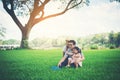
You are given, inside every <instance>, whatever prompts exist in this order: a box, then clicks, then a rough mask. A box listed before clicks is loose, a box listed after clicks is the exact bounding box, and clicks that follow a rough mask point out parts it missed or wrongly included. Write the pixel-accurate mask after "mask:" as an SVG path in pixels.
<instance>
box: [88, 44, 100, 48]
mask: <svg viewBox="0 0 120 80" xmlns="http://www.w3.org/2000/svg"><path fill="white" fill-rule="evenodd" d="M90 49H98V45H96V44H94V45H91V46H90Z"/></svg>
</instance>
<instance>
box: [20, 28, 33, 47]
mask: <svg viewBox="0 0 120 80" xmlns="http://www.w3.org/2000/svg"><path fill="white" fill-rule="evenodd" d="M30 31H31V28H29V29H26V28H25V29H24V30H23V31H21V33H22V39H21V45H20V48H23V49H29V48H30V47H29V45H28V39H29V34H30Z"/></svg>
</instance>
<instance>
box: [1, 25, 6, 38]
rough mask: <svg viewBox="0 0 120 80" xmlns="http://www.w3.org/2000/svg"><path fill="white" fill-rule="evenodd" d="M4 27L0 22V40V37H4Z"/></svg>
mask: <svg viewBox="0 0 120 80" xmlns="http://www.w3.org/2000/svg"><path fill="white" fill-rule="evenodd" d="M5 33H6V29H5V28H4V27H2V24H0V40H2V37H5Z"/></svg>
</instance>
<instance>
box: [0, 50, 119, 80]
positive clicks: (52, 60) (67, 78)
mask: <svg viewBox="0 0 120 80" xmlns="http://www.w3.org/2000/svg"><path fill="white" fill-rule="evenodd" d="M61 52H62V51H61V50H10V51H9V50H8V51H0V80H120V50H118V49H113V50H87V51H83V52H84V55H85V58H86V59H85V61H84V62H83V67H82V68H79V69H77V70H76V69H73V68H63V69H61V70H57V71H54V70H52V66H55V65H57V63H58V61H59V60H60V58H61V57H62V53H61Z"/></svg>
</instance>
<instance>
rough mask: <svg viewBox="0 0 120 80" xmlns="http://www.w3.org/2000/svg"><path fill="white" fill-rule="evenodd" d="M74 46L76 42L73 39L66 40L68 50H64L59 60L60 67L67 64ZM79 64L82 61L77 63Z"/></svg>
mask: <svg viewBox="0 0 120 80" xmlns="http://www.w3.org/2000/svg"><path fill="white" fill-rule="evenodd" d="M75 46H76V42H75V41H74V40H70V41H69V42H68V50H67V51H66V52H65V55H64V57H62V59H61V60H60V61H59V63H58V66H59V67H60V68H62V67H64V66H66V65H67V64H68V57H70V56H72V55H73V53H72V49H73V48H74V47H75ZM83 59H84V57H83ZM71 66H74V64H72V65H71ZM79 66H82V63H80V64H79Z"/></svg>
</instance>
